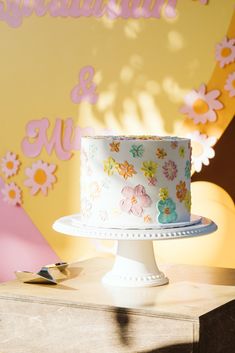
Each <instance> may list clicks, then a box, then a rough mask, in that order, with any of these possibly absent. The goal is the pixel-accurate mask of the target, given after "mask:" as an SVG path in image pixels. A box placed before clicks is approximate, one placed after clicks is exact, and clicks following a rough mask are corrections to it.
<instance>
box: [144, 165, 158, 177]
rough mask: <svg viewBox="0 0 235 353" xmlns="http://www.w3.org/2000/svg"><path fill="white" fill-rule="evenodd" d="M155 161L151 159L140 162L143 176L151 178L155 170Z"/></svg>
mask: <svg viewBox="0 0 235 353" xmlns="http://www.w3.org/2000/svg"><path fill="white" fill-rule="evenodd" d="M157 167H158V165H157V163H155V162H153V161H146V162H143V163H142V168H141V170H142V172H143V173H144V176H146V177H147V178H152V177H154V175H155V174H156V172H157Z"/></svg>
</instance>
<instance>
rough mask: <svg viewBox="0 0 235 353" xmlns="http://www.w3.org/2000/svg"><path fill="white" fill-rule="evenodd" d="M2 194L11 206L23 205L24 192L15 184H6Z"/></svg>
mask: <svg viewBox="0 0 235 353" xmlns="http://www.w3.org/2000/svg"><path fill="white" fill-rule="evenodd" d="M1 192H2V194H3V200H4V201H5V202H7V203H9V204H10V205H12V206H17V205H21V204H22V191H21V189H20V188H19V187H18V186H17V185H16V184H15V183H13V182H11V183H10V184H5V185H4V187H3V189H2V190H1Z"/></svg>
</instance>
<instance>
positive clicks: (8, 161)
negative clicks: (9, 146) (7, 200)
mask: <svg viewBox="0 0 235 353" xmlns="http://www.w3.org/2000/svg"><path fill="white" fill-rule="evenodd" d="M19 167H20V161H19V160H18V159H17V155H16V154H15V153H13V152H7V153H6V155H5V156H4V157H2V160H1V169H2V172H3V174H4V175H5V176H6V178H9V177H11V176H13V175H15V174H17V173H18V171H19Z"/></svg>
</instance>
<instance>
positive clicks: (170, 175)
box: [162, 160, 178, 180]
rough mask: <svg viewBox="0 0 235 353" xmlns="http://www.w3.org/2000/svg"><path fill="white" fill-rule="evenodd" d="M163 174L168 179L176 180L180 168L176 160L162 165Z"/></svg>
mask: <svg viewBox="0 0 235 353" xmlns="http://www.w3.org/2000/svg"><path fill="white" fill-rule="evenodd" d="M162 169H163V174H164V175H165V177H166V178H167V179H168V180H174V179H175V178H176V176H177V173H178V169H177V165H176V164H175V162H174V161H171V160H169V161H166V162H165V163H164V165H163V167H162Z"/></svg>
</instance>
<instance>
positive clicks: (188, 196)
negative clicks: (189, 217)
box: [184, 190, 191, 212]
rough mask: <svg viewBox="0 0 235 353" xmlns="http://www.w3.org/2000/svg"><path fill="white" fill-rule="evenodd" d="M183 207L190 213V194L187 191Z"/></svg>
mask: <svg viewBox="0 0 235 353" xmlns="http://www.w3.org/2000/svg"><path fill="white" fill-rule="evenodd" d="M184 206H185V208H186V210H187V211H189V212H190V209H191V192H190V191H189V190H188V191H187V192H186V195H185V198H184Z"/></svg>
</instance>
